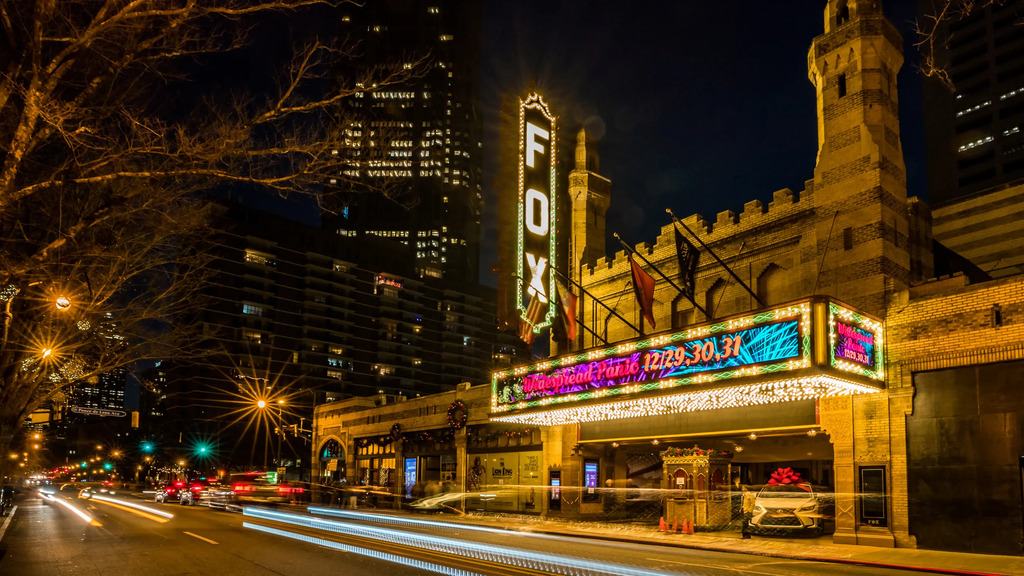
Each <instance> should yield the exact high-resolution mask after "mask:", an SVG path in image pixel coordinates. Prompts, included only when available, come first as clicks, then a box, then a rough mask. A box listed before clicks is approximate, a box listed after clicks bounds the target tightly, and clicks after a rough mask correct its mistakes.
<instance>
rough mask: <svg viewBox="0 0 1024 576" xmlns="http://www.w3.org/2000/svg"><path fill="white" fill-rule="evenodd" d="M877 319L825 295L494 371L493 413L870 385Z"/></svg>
mask: <svg viewBox="0 0 1024 576" xmlns="http://www.w3.org/2000/svg"><path fill="white" fill-rule="evenodd" d="M882 337H883V334H882V324H881V322H879V321H878V320H875V319H873V318H871V317H869V316H867V315H866V314H862V313H859V312H857V311H855V310H853V309H851V308H849V307H847V306H845V305H843V304H840V303H838V302H836V301H834V300H831V299H829V298H826V297H812V298H809V299H805V300H799V301H796V302H793V303H790V304H786V305H783V306H780V307H778V308H772V309H768V310H760V311H755V312H752V313H749V314H745V315H741V316H734V317H731V318H726V319H723V320H718V321H713V322H710V323H706V324H701V325H696V326H693V327H691V328H689V329H687V330H681V331H678V332H674V333H667V334H662V335H656V336H653V337H648V338H643V339H639V340H634V341H629V342H625V343H622V344H618V345H616V346H612V347H609V348H596V349H591V350H587V351H584V352H581V353H579V354H575V355H570V356H564V357H561V358H556V359H552V360H548V361H545V362H540V363H538V364H534V365H532V366H522V367H518V368H514V369H512V370H507V371H503V372H496V373H495V374H494V375H493V380H492V395H491V412H492V419H493V420H498V421H505V422H518V423H524V424H537V425H545V426H547V425H561V424H570V423H581V422H597V421H602V420H613V419H620V418H633V417H637V416H656V415H664V414H673V413H679V412H690V411H697V410H715V409H720V408H735V407H742V406H754V405H761V404H772V403H779V402H789V401H793V400H806V399H814V398H822V397H827V396H838V395H851V394H862V393H872V392H878V391H880V390H881V389H882V387H883V381H884V370H883V366H884V364H883V361H884V360H883V358H882Z"/></svg>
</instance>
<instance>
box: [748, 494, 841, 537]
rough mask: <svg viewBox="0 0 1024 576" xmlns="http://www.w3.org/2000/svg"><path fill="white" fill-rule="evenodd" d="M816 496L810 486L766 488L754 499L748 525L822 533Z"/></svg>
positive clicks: (785, 530) (821, 519)
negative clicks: (752, 511)
mask: <svg viewBox="0 0 1024 576" xmlns="http://www.w3.org/2000/svg"><path fill="white" fill-rule="evenodd" d="M818 496H819V495H818V493H817V492H815V490H814V488H813V487H812V486H811V485H810V484H806V483H803V484H778V485H775V486H772V485H768V486H765V487H764V488H762V489H761V491H760V492H758V494H757V498H756V499H755V500H754V513H753V514H752V516H751V519H750V524H751V526H752V527H753V528H755V529H772V531H773V532H775V531H777V532H791V531H794V530H796V531H801V532H809V533H812V534H821V531H822V528H823V525H824V524H823V522H824V519H823V516H822V514H821V510H820V508H821V502H819V500H818Z"/></svg>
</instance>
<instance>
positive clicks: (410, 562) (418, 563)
mask: <svg viewBox="0 0 1024 576" xmlns="http://www.w3.org/2000/svg"><path fill="white" fill-rule="evenodd" d="M242 527H243V528H252V529H253V530H259V531H260V532H266V533H267V534H274V535H275V536H283V537H285V538H291V539H292V540H299V541H301V542H308V543H309V544H315V545H316V546H323V547H324V548H332V549H334V550H341V551H342V552H349V553H351V554H358V555H360V556H368V557H370V558H373V559H375V560H384V561H387V562H391V563H393V564H403V565H405V566H409V567H411V568H418V569H420V570H427V571H430V572H436V573H438V574H446V575H448V576H482V575H481V574H479V573H477V572H468V571H466V570H461V569H457V568H449V567H447V566H441V565H440V564H433V563H431V562H424V561H422V560H416V559H415V558H406V557H404V556H399V555H397V554H389V553H387V552H379V551H377V550H370V549H368V548H361V547H358V546H350V545H348V544H342V543H341V542H335V541H333V540H327V539H326V538H317V537H316V536H307V535H305V534H297V533H295V532H288V531H286V530H281V529H278V528H271V527H269V526H262V525H260V524H252V523H250V522H242Z"/></svg>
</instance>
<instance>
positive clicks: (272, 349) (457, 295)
mask: <svg viewBox="0 0 1024 576" xmlns="http://www.w3.org/2000/svg"><path fill="white" fill-rule="evenodd" d="M213 252H214V255H215V258H216V260H215V261H214V262H213V263H212V265H211V268H212V269H213V270H215V271H216V273H215V275H214V277H213V278H211V279H210V281H209V282H208V288H207V290H206V299H207V300H206V305H205V307H204V311H203V312H202V315H201V317H200V318H198V319H197V321H199V322H201V323H202V326H203V333H204V336H205V338H206V339H207V340H206V345H205V346H206V347H207V348H208V349H209V350H210V351H211V356H210V357H208V358H205V359H202V360H200V361H199V362H193V363H191V364H185V363H181V362H178V363H177V364H176V366H175V367H174V368H169V369H168V371H167V384H166V390H167V404H166V414H167V416H168V417H169V418H170V419H171V420H180V421H182V422H187V423H188V425H189V427H190V429H187V430H186V434H188V433H189V431H194V432H195V433H207V434H212V433H214V432H221V431H222V428H223V427H224V426H226V425H227V424H228V420H230V419H231V418H228V419H227V420H225V419H224V414H226V413H228V412H231V411H232V410H243V411H244V410H245V409H246V408H247V407H248V405H247V402H248V404H254V403H255V401H256V399H255V398H251V397H248V396H247V395H246V393H245V390H247V389H248V390H255V391H264V392H265V397H267V398H269V399H271V401H273V400H274V399H276V398H279V397H281V396H282V395H285V396H286V397H290V398H291V400H290V402H291V403H292V405H290V406H289V407H288V411H289V412H292V413H293V414H296V416H295V417H294V418H293V419H294V420H295V421H296V422H297V421H298V418H299V415H304V414H305V412H306V408H308V407H309V406H310V405H312V404H314V403H315V402H320V403H322V402H324V401H327V400H336V399H342V398H347V397H352V396H380V397H381V398H382V401H391V400H390V399H398V398H401V397H415V396H418V395H421V394H432V393H437V392H444V391H449V390H454V388H455V386H456V384H459V383H461V382H473V383H477V384H479V383H483V382H487V381H489V379H490V376H491V372H492V370H494V369H495V368H496V367H504V366H509V365H511V364H513V363H516V362H522V361H524V360H525V359H526V351H525V350H523V349H522V344H521V343H519V342H518V341H517V340H516V339H515V337H514V336H512V335H508V334H499V333H498V332H497V330H496V328H495V324H496V320H495V310H494V299H495V297H494V290H493V289H491V288H487V287H484V286H480V285H479V283H476V282H474V283H463V282H455V281H449V280H445V279H439V278H432V277H429V276H427V277H423V278H421V277H420V276H419V274H418V273H417V271H416V263H415V256H414V255H413V252H414V248H413V247H411V246H403V245H400V244H399V245H396V244H394V243H393V242H391V241H389V240H387V239H383V238H377V237H373V236H366V237H359V236H357V237H347V236H339V235H338V234H336V233H334V231H333V230H331V229H326V228H317V227H313V226H309V225H304V224H300V223H298V222H294V221H291V220H287V219H285V218H282V217H280V216H276V215H274V214H270V213H267V212H261V211H258V210H255V209H252V208H246V207H243V206H241V205H230V206H228V207H225V208H224V209H223V213H222V214H221V215H220V224H219V225H218V232H217V233H216V235H215V240H214V245H213ZM166 366H167V364H165V365H164V367H166ZM307 391H309V392H310V393H307ZM316 391H319V392H320V394H319V396H318V400H314V395H313V393H315V392H316ZM250 396H251V394H250ZM286 420H287V418H286ZM292 423H293V422H290V421H287V422H286V424H292ZM243 427H244V423H241V425H240V426H237V427H236V428H237V430H238V431H239V432H240V431H241V428H243ZM191 429H194V430H191ZM250 432H252V431H250ZM261 438H262V437H261ZM249 441H251V439H249ZM262 442H263V440H258V443H259V446H261V447H262V445H263V444H262ZM224 448H227V449H229V448H231V447H230V446H225V447H224Z"/></svg>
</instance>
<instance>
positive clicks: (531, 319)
mask: <svg viewBox="0 0 1024 576" xmlns="http://www.w3.org/2000/svg"><path fill="white" fill-rule="evenodd" d="M538 294H539V293H535V294H534V295H533V297H532V298H530V305H529V306H527V307H526V318H520V319H519V338H520V339H521V340H522V341H523V342H526V343H527V344H533V339H534V338H536V337H537V334H536V333H535V332H534V331H533V327H534V325H536V324H538V323H539V322H540V319H541V317H542V316H543V315H544V305H543V304H541V301H540V298H539V297H538Z"/></svg>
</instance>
